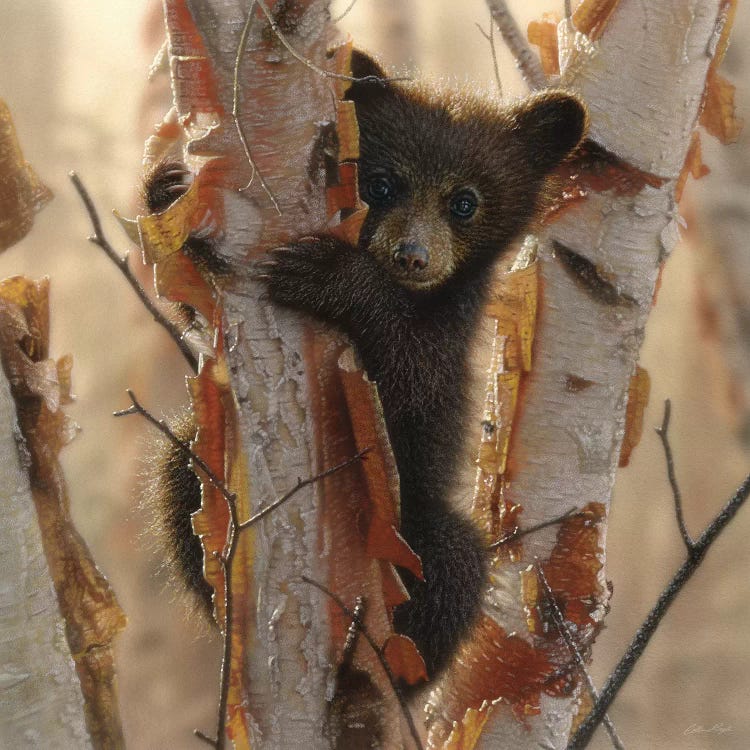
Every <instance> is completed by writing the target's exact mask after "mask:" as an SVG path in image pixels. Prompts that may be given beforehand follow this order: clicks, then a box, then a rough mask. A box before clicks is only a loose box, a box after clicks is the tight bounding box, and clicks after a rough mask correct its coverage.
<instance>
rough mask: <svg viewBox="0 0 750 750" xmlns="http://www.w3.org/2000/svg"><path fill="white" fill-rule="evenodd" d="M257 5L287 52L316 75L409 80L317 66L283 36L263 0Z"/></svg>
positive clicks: (378, 80)
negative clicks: (335, 71)
mask: <svg viewBox="0 0 750 750" xmlns="http://www.w3.org/2000/svg"><path fill="white" fill-rule="evenodd" d="M254 2H256V3H257V4H258V5H259V6H260V9H261V10H262V11H263V13H264V14H265V16H266V18H267V19H268V23H269V24H270V26H271V30H272V31H273V33H274V34H276V36H277V38H278V40H279V41H280V42H281V43H282V44H283V45H284V47H286V49H287V50H288V51H289V53H290V54H291V55H292V57H293V58H294V59H295V60H299V62H301V63H302V64H303V65H305V66H307V67H308V68H310V70H313V71H315V72H316V73H317V74H318V75H321V76H324V77H325V78H335V79H336V80H339V81H352V82H354V83H364V82H369V83H383V84H385V83H394V82H397V81H410V80H411V78H409V77H408V76H405V77H401V78H380V76H363V77H361V78H357V77H356V76H347V75H344V74H343V73H333V72H332V71H330V70H325V69H324V68H321V67H319V66H317V65H316V64H315V63H314V62H313V61H312V60H309V59H308V58H306V57H305V56H304V55H301V54H300V53H299V52H297V50H296V49H294V47H293V46H292V45H291V43H290V42H289V40H288V39H287V38H286V37H285V36H284V34H283V33H282V32H281V29H280V28H279V24H278V23H276V19H275V18H274V17H273V13H271V11H270V10H269V8H268V6H267V5H266V3H265V2H264V0H254Z"/></svg>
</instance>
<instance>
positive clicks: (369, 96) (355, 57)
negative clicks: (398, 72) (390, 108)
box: [345, 49, 397, 108]
mask: <svg viewBox="0 0 750 750" xmlns="http://www.w3.org/2000/svg"><path fill="white" fill-rule="evenodd" d="M352 76H354V78H364V79H366V80H363V81H354V82H353V83H352V85H351V86H350V87H349V90H348V91H347V92H346V97H345V98H346V99H349V100H350V101H353V102H354V104H355V105H356V106H357V108H361V107H366V106H368V105H374V106H382V105H383V101H384V98H385V97H387V96H391V95H393V94H394V93H395V92H396V91H397V89H396V88H395V87H394V85H393V84H392V83H384V82H383V80H382V79H386V78H388V74H387V73H386V72H385V71H384V70H383V69H382V68H381V67H380V65H378V63H376V62H375V60H373V59H372V58H371V57H370V56H369V55H368V54H367V53H365V52H361V51H360V50H357V49H355V50H353V51H352Z"/></svg>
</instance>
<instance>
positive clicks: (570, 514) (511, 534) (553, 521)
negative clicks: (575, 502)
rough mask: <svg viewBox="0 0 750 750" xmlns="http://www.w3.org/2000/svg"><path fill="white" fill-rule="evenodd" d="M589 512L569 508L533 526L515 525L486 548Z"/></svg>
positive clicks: (494, 547)
mask: <svg viewBox="0 0 750 750" xmlns="http://www.w3.org/2000/svg"><path fill="white" fill-rule="evenodd" d="M589 512H590V511H587V510H576V509H575V508H570V509H569V510H566V511H565V513H563V514H562V515H561V516H558V517H557V518H550V519H549V520H547V521H542V522H541V523H537V524H534V525H533V526H529V527H528V528H525V529H521V528H519V527H518V526H516V528H515V529H514V530H513V531H509V532H508V533H507V534H503V536H501V537H500V538H499V539H498V540H497V541H495V542H492V544H490V546H489V547H488V549H497V548H498V547H502V546H503V545H504V544H509V543H510V542H515V541H516V540H517V539H520V538H521V537H524V536H526V535H527V534H533V533H534V532H535V531H540V530H541V529H546V528H547V527H548V526H554V525H555V524H558V523H562V522H563V521H565V520H567V519H568V518H576V517H578V516H586V515H589Z"/></svg>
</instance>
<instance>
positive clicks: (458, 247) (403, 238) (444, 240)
mask: <svg viewBox="0 0 750 750" xmlns="http://www.w3.org/2000/svg"><path fill="white" fill-rule="evenodd" d="M446 206H447V198H446V197H444V196H443V195H442V191H439V190H431V191H429V192H426V193H423V194H421V195H420V196H419V203H418V205H416V204H415V203H414V202H413V201H409V202H407V203H406V204H404V205H403V206H398V207H394V208H393V209H392V210H390V211H389V212H388V213H387V214H386V215H385V216H384V217H383V219H382V221H381V222H380V223H379V224H378V226H377V228H376V230H375V232H374V233H373V235H372V238H371V239H370V243H369V246H368V250H369V251H370V252H371V253H372V254H373V255H374V256H375V257H376V258H377V259H378V262H379V263H380V264H381V265H382V266H383V267H384V268H386V269H387V270H388V272H389V273H390V274H391V276H393V278H394V279H395V280H396V281H397V282H398V283H399V284H401V285H402V286H405V287H406V288H408V289H413V290H427V289H431V288H434V287H437V286H440V284H442V283H443V282H445V281H446V280H447V279H449V278H450V277H451V276H452V275H453V273H454V272H455V270H456V268H457V266H458V265H459V264H460V263H461V261H462V260H463V258H464V257H465V256H466V255H467V254H468V253H469V251H470V248H468V247H464V246H463V245H462V243H460V242H457V240H456V236H455V234H454V232H453V231H452V229H451V227H450V226H449V225H448V219H447V217H446ZM404 243H415V244H417V245H421V246H422V247H424V248H426V250H427V252H428V254H429V261H428V264H427V266H426V267H425V268H424V269H422V270H419V271H406V270H404V269H402V268H401V267H400V266H399V265H398V264H396V263H395V262H394V261H393V256H394V254H395V253H396V252H397V251H398V249H399V248H400V247H401V245H402V244H404Z"/></svg>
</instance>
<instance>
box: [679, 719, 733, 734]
mask: <svg viewBox="0 0 750 750" xmlns="http://www.w3.org/2000/svg"><path fill="white" fill-rule="evenodd" d="M733 731H734V729H733V728H732V727H731V726H730V725H729V724H722V723H721V722H719V723H718V724H713V725H712V726H710V727H704V726H703V725H702V724H691V725H690V726H689V727H688V728H687V729H686V730H685V731H684V732H683V734H686V735H687V734H729V733H730V732H733Z"/></svg>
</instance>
